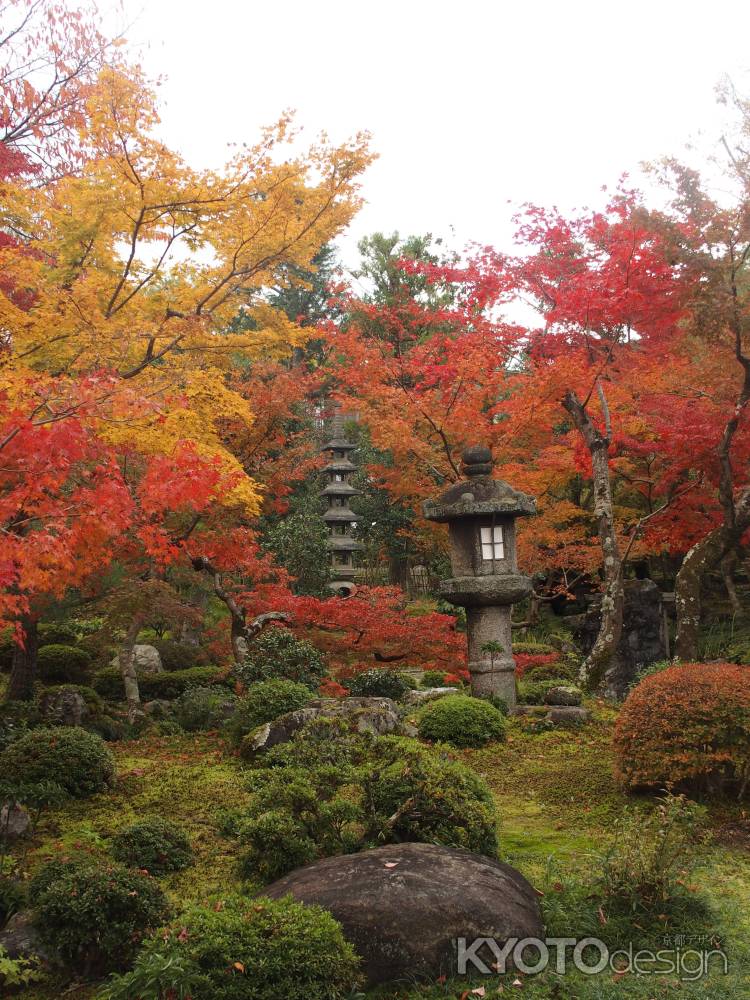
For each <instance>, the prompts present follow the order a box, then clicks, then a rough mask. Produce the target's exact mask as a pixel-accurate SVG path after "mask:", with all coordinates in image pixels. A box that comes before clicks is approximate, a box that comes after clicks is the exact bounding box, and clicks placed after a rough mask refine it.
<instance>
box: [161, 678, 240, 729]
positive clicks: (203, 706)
mask: <svg viewBox="0 0 750 1000" xmlns="http://www.w3.org/2000/svg"><path fill="white" fill-rule="evenodd" d="M236 701H237V699H236V697H235V695H234V694H233V693H232V692H231V691H228V690H227V689H226V688H225V687H195V688H189V689H188V690H187V691H184V692H183V693H182V694H181V695H180V697H179V698H178V699H177V701H176V702H175V703H174V715H175V719H176V720H177V722H178V723H179V724H180V726H181V727H182V728H183V729H184V730H186V732H188V733H194V732H198V731H199V730H202V729H217V728H218V727H219V726H221V725H222V724H223V723H224V722H225V721H226V719H227V717H228V715H231V713H232V710H233V708H234V704H235V703H236Z"/></svg>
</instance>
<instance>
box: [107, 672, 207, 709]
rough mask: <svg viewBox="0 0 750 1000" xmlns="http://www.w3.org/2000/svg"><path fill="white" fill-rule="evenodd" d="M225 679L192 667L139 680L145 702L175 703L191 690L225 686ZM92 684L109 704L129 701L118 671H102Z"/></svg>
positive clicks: (142, 677) (143, 676)
mask: <svg viewBox="0 0 750 1000" xmlns="http://www.w3.org/2000/svg"><path fill="white" fill-rule="evenodd" d="M224 676H225V675H224V672H223V671H222V670H221V669H220V668H219V667H191V668H190V670H175V671H173V672H172V673H169V672H166V671H165V672H164V673H162V674H144V675H142V676H140V677H139V678H138V688H139V690H140V694H141V699H142V700H143V701H152V700H155V699H164V700H166V701H171V700H172V699H174V698H179V697H180V695H181V694H182V693H183V692H185V691H189V690H190V689H191V688H196V687H210V686H212V685H215V684H217V683H221V682H222V681H223V680H224ZM91 683H92V686H93V688H94V690H95V691H97V692H98V693H99V694H100V695H101V696H102V698H106V699H107V700H108V701H123V700H124V698H125V688H124V687H123V683H122V674H121V673H120V671H119V669H118V668H117V667H106V668H105V669H104V670H100V671H99V672H98V673H96V674H94V678H93V680H92V682H91Z"/></svg>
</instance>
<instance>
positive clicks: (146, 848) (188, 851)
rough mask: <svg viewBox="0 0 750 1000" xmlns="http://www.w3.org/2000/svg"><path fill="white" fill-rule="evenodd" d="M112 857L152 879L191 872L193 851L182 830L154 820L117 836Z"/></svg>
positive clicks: (175, 825)
mask: <svg viewBox="0 0 750 1000" xmlns="http://www.w3.org/2000/svg"><path fill="white" fill-rule="evenodd" d="M112 857H113V858H114V859H115V861H119V862H121V863H122V864H124V865H128V866H129V867H130V868H143V869H145V870H146V871H147V872H148V873H149V875H165V874H166V873H167V872H176V871H180V869H182V868H187V866H188V865H189V864H190V863H191V861H192V860H193V849H192V847H191V846H190V840H189V839H188V836H187V834H186V833H185V831H184V830H183V829H182V827H181V826H178V825H177V824H176V823H173V822H172V821H171V820H168V819H162V818H161V817H159V816H151V817H148V818H147V819H143V820H141V821H140V822H139V823H134V824H133V825H132V826H129V827H128V828H127V829H125V830H122V831H121V832H120V833H117V834H115V836H114V837H113V838H112Z"/></svg>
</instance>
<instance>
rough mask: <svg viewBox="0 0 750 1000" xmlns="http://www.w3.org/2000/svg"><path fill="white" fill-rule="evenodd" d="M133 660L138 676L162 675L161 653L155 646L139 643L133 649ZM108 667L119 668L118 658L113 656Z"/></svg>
mask: <svg viewBox="0 0 750 1000" xmlns="http://www.w3.org/2000/svg"><path fill="white" fill-rule="evenodd" d="M133 660H134V662H135V669H136V672H137V673H138V674H139V675H141V674H142V675H144V676H145V675H147V674H163V673H164V666H163V665H162V662H161V653H160V652H159V650H158V649H157V648H156V646H149V645H148V643H145V642H139V643H137V644H136V646H135V647H134V648H133ZM110 666H113V667H118V668H119V666H120V660H119V657H117V656H113V657H112V660H111V663H110Z"/></svg>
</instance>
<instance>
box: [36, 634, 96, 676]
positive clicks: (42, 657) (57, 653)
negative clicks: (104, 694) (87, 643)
mask: <svg viewBox="0 0 750 1000" xmlns="http://www.w3.org/2000/svg"><path fill="white" fill-rule="evenodd" d="M37 664H38V668H39V677H40V679H41V680H42V681H43V682H44V683H45V684H85V683H86V682H87V681H88V677H89V670H90V667H91V657H90V656H89V654H88V653H87V652H85V651H84V650H83V649H78V648H77V647H76V646H64V645H61V644H57V643H55V644H50V645H49V646H42V647H41V648H40V650H39V653H38V659H37Z"/></svg>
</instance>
